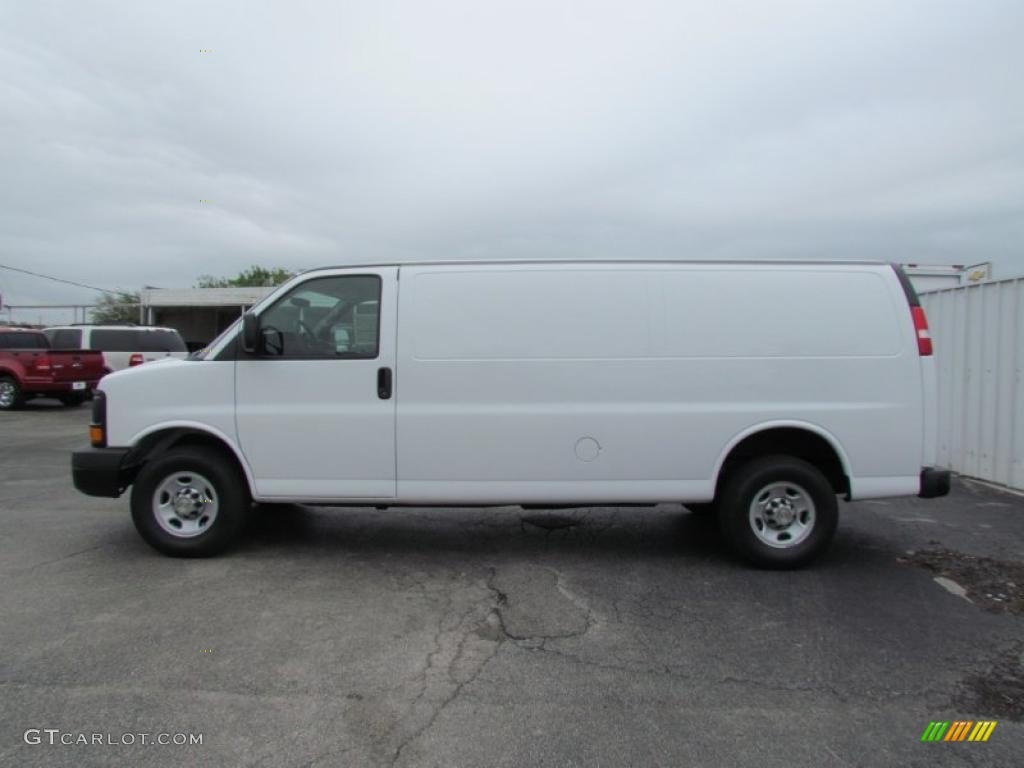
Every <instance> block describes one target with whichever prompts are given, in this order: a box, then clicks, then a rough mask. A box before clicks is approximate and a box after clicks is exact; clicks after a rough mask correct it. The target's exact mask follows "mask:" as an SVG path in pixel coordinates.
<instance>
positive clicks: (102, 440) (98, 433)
mask: <svg viewBox="0 0 1024 768" xmlns="http://www.w3.org/2000/svg"><path fill="white" fill-rule="evenodd" d="M89 442H90V443H92V445H93V447H94V448H102V447H103V446H104V445H106V442H107V436H106V435H105V434H103V427H101V426H100V425H99V424H90V425H89Z"/></svg>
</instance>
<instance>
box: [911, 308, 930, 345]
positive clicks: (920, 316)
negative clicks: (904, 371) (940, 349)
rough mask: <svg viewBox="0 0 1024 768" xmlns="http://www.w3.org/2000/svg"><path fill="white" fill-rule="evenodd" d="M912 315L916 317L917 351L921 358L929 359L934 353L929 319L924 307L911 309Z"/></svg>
mask: <svg viewBox="0 0 1024 768" xmlns="http://www.w3.org/2000/svg"><path fill="white" fill-rule="evenodd" d="M910 313H911V314H912V315H913V316H914V333H916V334H917V351H918V353H919V354H920V355H921V357H928V356H929V355H931V353H932V335H931V333H930V332H929V331H928V318H927V317H925V314H924V307H911V308H910Z"/></svg>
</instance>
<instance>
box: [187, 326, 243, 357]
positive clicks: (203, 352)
mask: <svg viewBox="0 0 1024 768" xmlns="http://www.w3.org/2000/svg"><path fill="white" fill-rule="evenodd" d="M241 322H242V318H240V317H239V318H238V319H237V320H235V321H234V322H233V323H231V325H229V326H228V327H227V328H225V329H224V330H223V331H221V332H220V334H219V335H218V336H217V338H215V339H214V340H213V341H211V342H210V343H209V344H207V345H206V346H205V347H203V348H202V349H197V350H196V351H195V352H193V353H192V354H190V355H189V356H188V357H187V358H185V359H186V360H206V359H207V358H208V357H209V354H210V350H212V349H216V348H217V346H218V345H219V344H220V343H221V342H222V341H224V340H225V339H227V338H229V337H231V336H232V335H233V334H234V333H235V329H237V328H238V324H239V323H241Z"/></svg>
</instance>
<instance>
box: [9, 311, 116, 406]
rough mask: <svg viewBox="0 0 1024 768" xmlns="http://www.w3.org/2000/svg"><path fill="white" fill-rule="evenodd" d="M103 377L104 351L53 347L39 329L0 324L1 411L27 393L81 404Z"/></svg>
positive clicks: (21, 401)
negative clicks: (55, 348)
mask: <svg viewBox="0 0 1024 768" xmlns="http://www.w3.org/2000/svg"><path fill="white" fill-rule="evenodd" d="M102 377H103V353H102V352H99V351H94V350H89V349H72V350H60V351H57V350H52V349H50V342H49V340H48V339H47V338H46V336H45V335H44V334H43V332H42V331H33V330H30V329H27V328H5V327H2V326H0V411H9V410H12V409H14V408H17V407H18V406H19V405H21V404H22V403H23V402H24V401H25V400H26V399H27V398H29V397H56V398H58V399H59V400H60V401H61V402H62V403H64V405H81V404H82V403H84V402H85V400H86V399H87V398H88V397H89V396H90V395H91V394H92V391H93V390H94V389H96V384H97V382H99V380H100V379H101V378H102Z"/></svg>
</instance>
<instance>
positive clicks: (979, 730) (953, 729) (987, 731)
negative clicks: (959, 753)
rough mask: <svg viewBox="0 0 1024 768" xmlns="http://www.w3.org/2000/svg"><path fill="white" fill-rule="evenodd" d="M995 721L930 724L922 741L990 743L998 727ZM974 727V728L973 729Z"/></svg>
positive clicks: (959, 721)
mask: <svg viewBox="0 0 1024 768" xmlns="http://www.w3.org/2000/svg"><path fill="white" fill-rule="evenodd" d="M996 722H997V721H995V720H979V721H978V722H976V723H975V722H974V721H973V720H954V721H953V722H950V721H948V720H945V721H942V720H939V721H937V722H935V721H933V722H931V723H928V727H927V728H925V729H924V733H922V734H921V741H988V737H989V736H991V735H992V731H994V730H995V727H996ZM972 726H973V727H972Z"/></svg>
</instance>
